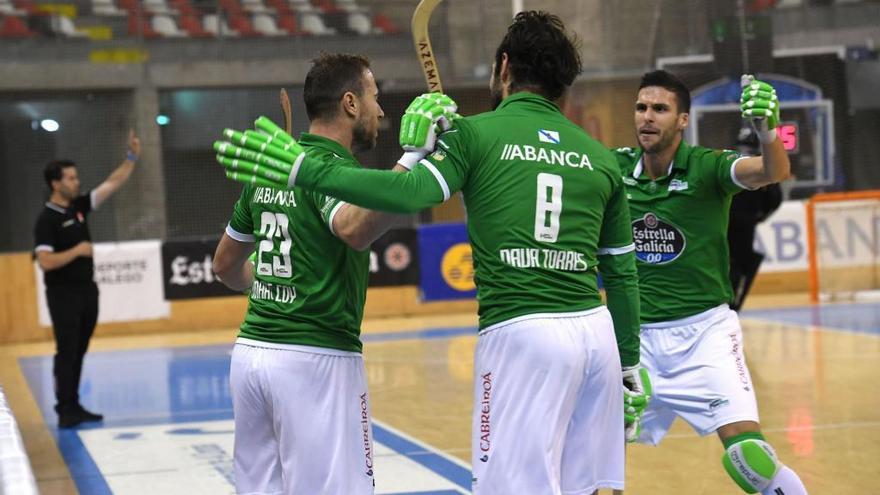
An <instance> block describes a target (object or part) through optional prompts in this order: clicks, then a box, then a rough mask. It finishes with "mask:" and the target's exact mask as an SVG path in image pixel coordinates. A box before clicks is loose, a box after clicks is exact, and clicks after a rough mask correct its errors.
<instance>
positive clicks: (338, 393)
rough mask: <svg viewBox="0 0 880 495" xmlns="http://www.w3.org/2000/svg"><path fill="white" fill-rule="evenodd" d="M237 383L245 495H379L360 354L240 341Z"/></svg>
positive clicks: (234, 372) (238, 452) (237, 459)
mask: <svg viewBox="0 0 880 495" xmlns="http://www.w3.org/2000/svg"><path fill="white" fill-rule="evenodd" d="M229 381H230V385H231V387H232V406H233V413H234V416H235V451H234V455H233V457H234V466H235V490H236V492H237V493H238V494H242V495H243V494H248V495H250V494H266V495H268V494H284V495H307V494H308V495H311V494H325V493H326V494H337V493H338V494H343V493H344V494H351V495H372V493H373V434H372V428H371V424H370V406H369V400H368V397H367V380H366V374H365V372H364V361H363V358H362V357H361V355H360V354H359V353H356V352H345V351H337V350H333V349H323V348H319V347H310V346H294V345H283V344H271V343H266V342H259V341H254V340H249V339H243V338H239V339H238V340H237V341H236V344H235V347H234V348H233V351H232V365H231V369H230V374H229Z"/></svg>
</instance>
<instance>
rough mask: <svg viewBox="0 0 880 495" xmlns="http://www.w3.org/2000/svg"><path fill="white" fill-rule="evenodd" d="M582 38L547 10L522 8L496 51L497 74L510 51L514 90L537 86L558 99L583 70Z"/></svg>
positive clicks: (496, 74)
mask: <svg viewBox="0 0 880 495" xmlns="http://www.w3.org/2000/svg"><path fill="white" fill-rule="evenodd" d="M579 48H580V42H579V41H578V39H577V37H576V36H575V35H574V34H572V35H571V36H569V35H568V34H566V32H565V25H564V24H563V23H562V21H561V20H560V19H559V17H557V16H555V15H553V14H548V13H547V12H543V11H540V12H538V11H534V10H530V11H527V12H520V13H519V14H517V15H516V17H515V18H514V19H513V24H511V25H510V27H508V28H507V34H506V35H505V36H504V39H503V40H501V44H500V45H498V50H496V51H495V77H496V78H497V77H499V76H500V73H501V55H502V54H504V53H506V54H507V63H508V67H509V68H510V71H511V72H510V73H511V84H510V90H511V92H515V91H518V90H523V89H525V88H530V89H535V90H537V92H539V93H540V94H542V95H543V96H545V97H547V98H549V99H551V100H555V99H557V98H559V97H560V96H562V93H563V92H565V88H567V87H568V86H571V84H572V83H573V82H574V79H575V78H576V77H577V76H578V74H580V73H581V70H582V69H581V56H580V54H579V53H578V50H579Z"/></svg>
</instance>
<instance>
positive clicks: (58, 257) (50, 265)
mask: <svg viewBox="0 0 880 495" xmlns="http://www.w3.org/2000/svg"><path fill="white" fill-rule="evenodd" d="M77 257H79V253H78V252H77V250H76V248H75V247H73V248H70V249H68V250H66V251H59V252H56V253H50V252H48V251H41V252H39V253H38V254H37V263H38V264H39V265H40V268H41V269H42V270H43V271H45V272H50V271H52V270H57V269H59V268H63V267H65V266H67V265H69V264H70V263H72V262H73V260H75V259H76V258H77Z"/></svg>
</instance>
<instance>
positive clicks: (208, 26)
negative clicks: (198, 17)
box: [202, 14, 239, 38]
mask: <svg viewBox="0 0 880 495" xmlns="http://www.w3.org/2000/svg"><path fill="white" fill-rule="evenodd" d="M202 25H203V26H204V28H205V31H207V32H208V33H210V34H211V35H212V36H221V35H222V36H224V37H227V38H234V37H237V36H239V33H238V31H236V30H234V29H232V28H231V27H230V26H229V24H228V23H227V22H226V20H225V19H223V18H222V17H221V16H219V15H217V14H205V16H204V17H203V18H202Z"/></svg>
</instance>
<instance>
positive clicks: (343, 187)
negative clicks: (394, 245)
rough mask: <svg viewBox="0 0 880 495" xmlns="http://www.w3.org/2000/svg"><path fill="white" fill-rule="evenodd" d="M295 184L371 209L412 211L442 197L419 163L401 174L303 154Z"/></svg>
mask: <svg viewBox="0 0 880 495" xmlns="http://www.w3.org/2000/svg"><path fill="white" fill-rule="evenodd" d="M296 185H297V186H300V187H303V188H305V189H310V190H314V191H318V192H320V193H323V194H327V195H330V196H333V197H334V198H336V199H339V200H341V201H345V202H347V203H352V204H355V205H358V206H362V207H364V208H369V209H371V210H380V211H390V212H394V213H414V212H417V211H420V210H423V209H425V208H428V207H430V206H434V205H436V204H438V203H442V202H443V200H444V195H443V190H442V189H441V187H440V185H439V183H438V182H437V179H436V178H435V177H434V174H433V173H432V172H431V171H430V170H429V169H428V168H427V167H425V166H424V165H423V164H419V165H416V167H415V168H413V170H412V171H410V172H408V173H405V174H401V173H398V172H393V171H391V170H367V169H359V168H353V167H328V166H326V165H324V164H323V163H321V162H319V161H316V160H310V159H309V158H306V159H305V160H303V162H302V164H301V165H300V168H299V171H298V172H297V173H296Z"/></svg>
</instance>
